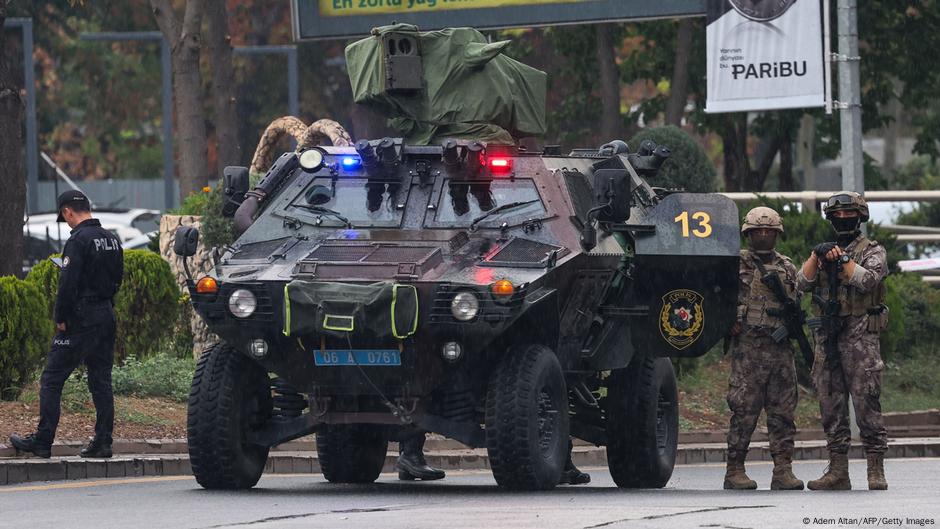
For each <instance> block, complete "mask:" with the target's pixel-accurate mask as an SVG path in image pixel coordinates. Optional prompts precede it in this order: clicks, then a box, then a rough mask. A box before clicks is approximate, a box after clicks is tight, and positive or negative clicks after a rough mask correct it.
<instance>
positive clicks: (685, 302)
mask: <svg viewBox="0 0 940 529" xmlns="http://www.w3.org/2000/svg"><path fill="white" fill-rule="evenodd" d="M704 300H705V298H704V297H703V296H702V295H701V294H699V293H698V292H695V291H694V290H687V289H684V288H683V289H679V290H673V291H672V292H669V293H668V294H666V295H665V296H663V308H662V310H661V311H660V312H659V332H660V334H662V335H663V339H664V340H666V341H667V342H669V345H671V346H673V347H675V348H676V349H685V348H686V347H688V346H690V345H692V344H693V343H694V342H695V340H698V337H699V336H701V335H702V330H704V328H705V310H704V309H703V308H702V302H703V301H704Z"/></svg>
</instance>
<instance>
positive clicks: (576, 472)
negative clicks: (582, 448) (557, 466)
mask: <svg viewBox="0 0 940 529" xmlns="http://www.w3.org/2000/svg"><path fill="white" fill-rule="evenodd" d="M571 450H572V445H571V441H568V461H566V462H565V469H564V470H562V471H561V479H559V480H558V484H559V485H584V484H585V483H590V482H591V475H590V474H588V473H586V472H581V469H579V468H578V467H576V466H574V461H572V460H571Z"/></svg>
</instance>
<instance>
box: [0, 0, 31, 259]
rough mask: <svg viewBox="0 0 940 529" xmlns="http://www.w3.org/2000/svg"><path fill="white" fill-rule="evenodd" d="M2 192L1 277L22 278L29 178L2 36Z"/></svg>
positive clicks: (1, 13) (1, 9)
mask: <svg viewBox="0 0 940 529" xmlns="http://www.w3.org/2000/svg"><path fill="white" fill-rule="evenodd" d="M7 4H8V0H0V29H2V28H3V22H4V20H6V13H7ZM0 39H2V40H0V138H3V140H2V141H0V189H3V194H4V197H5V200H4V202H5V204H4V206H3V207H2V208H0V248H3V251H2V252H0V276H5V275H15V276H21V275H22V274H23V214H24V213H25V208H26V175H25V174H24V171H23V167H24V164H23V100H22V98H21V97H20V88H19V87H18V86H16V85H15V83H14V82H13V76H12V75H11V74H10V63H9V62H8V58H9V57H8V56H9V55H10V54H11V53H12V52H11V50H8V49H6V46H4V44H5V42H7V41H6V39H3V38H2V33H0Z"/></svg>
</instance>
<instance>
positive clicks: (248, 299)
mask: <svg viewBox="0 0 940 529" xmlns="http://www.w3.org/2000/svg"><path fill="white" fill-rule="evenodd" d="M256 308H258V298H256V297H255V295H254V294H252V293H251V291H250V290H245V289H244V288H240V289H238V290H236V291H235V292H232V295H231V296H229V298H228V310H229V311H231V312H232V315H233V316H235V317H236V318H247V317H248V316H251V315H252V314H254V313H255V309H256Z"/></svg>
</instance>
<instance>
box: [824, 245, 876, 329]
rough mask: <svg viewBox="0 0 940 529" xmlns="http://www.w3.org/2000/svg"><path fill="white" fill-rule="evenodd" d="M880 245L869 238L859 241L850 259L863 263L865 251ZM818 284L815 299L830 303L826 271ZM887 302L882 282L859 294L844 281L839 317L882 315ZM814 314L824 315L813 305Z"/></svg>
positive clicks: (841, 287)
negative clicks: (817, 297)
mask: <svg viewBox="0 0 940 529" xmlns="http://www.w3.org/2000/svg"><path fill="white" fill-rule="evenodd" d="M877 245H878V243H877V242H875V241H872V240H869V239H868V238H867V237H862V238H861V239H859V241H858V244H856V245H855V248H853V249H852V251H851V252H848V254H849V257H851V258H852V260H853V261H855V262H856V263H861V261H862V256H863V255H864V253H865V251H866V250H868V249H869V248H871V247H872V246H877ZM817 280H818V283H817V284H816V288H815V289H814V290H813V294H814V297H815V296H819V298H821V299H822V300H824V301H829V274H827V273H826V272H825V270H823V271H820V273H819V275H818V276H817ZM884 302H885V282H884V281H881V282H879V283H878V285H877V286H876V287H875V288H873V289H871V290H870V291H869V292H865V293H862V292H859V291H858V289H857V288H855V287H854V286H852V285H849V284H848V282H847V281H844V280H843V281H842V282H841V284H840V285H839V305H840V307H841V310H840V311H839V316H864V315H865V314H882V313H883V312H884V309H883V307H884ZM813 312H814V313H815V314H816V315H817V316H821V315H822V308H821V307H819V305H818V304H816V303H814V304H813Z"/></svg>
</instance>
